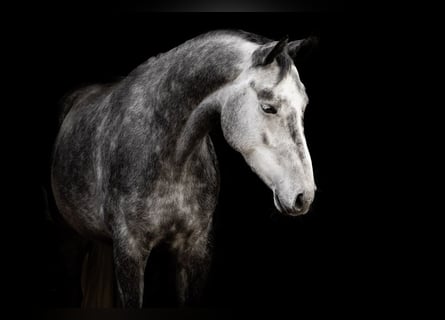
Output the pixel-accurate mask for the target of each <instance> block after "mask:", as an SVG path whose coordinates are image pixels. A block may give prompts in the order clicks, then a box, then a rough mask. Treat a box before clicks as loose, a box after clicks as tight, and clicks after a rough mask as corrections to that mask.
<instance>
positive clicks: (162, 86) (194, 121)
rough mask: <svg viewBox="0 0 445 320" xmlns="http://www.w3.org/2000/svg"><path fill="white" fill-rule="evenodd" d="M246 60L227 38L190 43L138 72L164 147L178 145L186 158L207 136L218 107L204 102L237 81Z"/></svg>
mask: <svg viewBox="0 0 445 320" xmlns="http://www.w3.org/2000/svg"><path fill="white" fill-rule="evenodd" d="M245 60H246V55H243V54H242V51H240V50H239V48H237V47H235V46H234V45H232V46H231V45H230V44H229V45H228V43H227V41H225V42H224V41H217V40H206V41H189V42H186V43H185V44H183V45H182V46H180V47H178V48H175V49H173V50H171V51H169V52H167V53H165V54H164V55H163V56H161V57H160V58H158V59H156V60H149V61H148V62H147V63H146V64H144V65H142V66H141V67H140V68H138V69H137V70H136V74H137V78H138V79H139V80H138V83H145V85H146V89H145V90H141V92H142V91H143V92H145V97H146V99H147V100H148V101H147V102H148V104H149V105H150V110H149V111H148V112H149V113H150V116H149V118H150V119H151V121H152V125H150V126H149V127H150V128H156V135H157V136H158V137H159V139H160V140H161V141H160V143H162V144H164V145H165V146H166V150H171V149H178V148H179V149H180V150H181V152H180V154H181V156H180V157H179V159H183V155H184V154H188V153H190V151H191V150H192V149H193V148H194V145H195V144H197V143H198V142H199V140H200V139H201V138H203V137H204V136H205V135H206V133H207V132H208V130H209V129H210V127H211V124H213V123H214V120H215V112H217V110H218V109H217V108H215V106H214V105H211V104H209V103H207V104H205V103H203V101H204V100H205V99H206V97H209V96H211V95H212V93H214V92H216V91H217V90H218V89H220V88H221V87H224V86H225V85H226V84H228V83H230V82H231V81H233V80H234V79H235V78H236V77H237V76H238V75H239V73H240V72H241V70H242V68H243V63H245ZM151 75H161V76H160V77H158V78H156V79H153V78H152V77H151ZM144 79H150V80H149V81H148V82H147V81H146V80H144ZM197 109H199V112H198V111H196V110H197ZM195 111H196V112H195ZM153 130H154V129H153ZM178 141H180V142H179V143H178ZM169 146H170V147H169ZM189 149H190V150H189Z"/></svg>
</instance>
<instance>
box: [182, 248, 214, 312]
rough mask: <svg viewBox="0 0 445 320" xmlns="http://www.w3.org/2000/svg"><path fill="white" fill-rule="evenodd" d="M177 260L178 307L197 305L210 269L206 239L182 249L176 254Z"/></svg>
mask: <svg viewBox="0 0 445 320" xmlns="http://www.w3.org/2000/svg"><path fill="white" fill-rule="evenodd" d="M177 259H178V269H177V274H176V277H177V290H178V300H179V305H180V306H184V305H190V306H196V305H199V303H200V302H201V298H202V294H203V291H204V287H205V283H206V280H207V275H208V270H209V267H210V255H209V250H208V248H207V239H205V240H202V241H201V240H200V241H199V243H198V244H197V243H194V244H190V245H189V246H188V247H185V248H183V250H181V251H179V252H178V257H177Z"/></svg>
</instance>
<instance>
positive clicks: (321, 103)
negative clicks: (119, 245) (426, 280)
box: [9, 7, 423, 310]
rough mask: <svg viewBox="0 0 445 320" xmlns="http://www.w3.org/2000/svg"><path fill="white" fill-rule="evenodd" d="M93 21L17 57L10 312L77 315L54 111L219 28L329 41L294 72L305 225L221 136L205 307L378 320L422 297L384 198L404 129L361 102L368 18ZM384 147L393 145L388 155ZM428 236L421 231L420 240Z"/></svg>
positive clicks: (36, 25)
mask: <svg viewBox="0 0 445 320" xmlns="http://www.w3.org/2000/svg"><path fill="white" fill-rule="evenodd" d="M78 11H79V12H80V13H79V12H78ZM260 11H261V10H260ZM85 12H86V11H83V10H78V9H77V10H70V8H67V9H65V8H64V10H60V11H57V13H55V14H53V13H52V12H39V13H38V14H37V15H31V17H30V18H28V17H27V18H26V19H24V20H23V21H25V22H24V24H23V27H24V29H25V31H24V33H23V34H22V35H24V36H23V37H19V36H18V37H16V41H17V42H18V45H19V46H20V49H21V50H20V54H21V56H20V68H19V69H17V70H19V71H17V75H18V80H17V82H16V84H17V85H16V88H19V89H20V90H19V92H20V95H19V98H20V101H21V103H23V105H25V107H26V110H27V113H26V117H25V116H24V115H23V116H22V117H21V118H22V119H23V118H26V119H24V120H25V121H26V127H27V130H29V131H27V132H28V133H29V134H22V135H21V134H18V133H17V132H16V131H15V130H14V129H12V130H10V131H9V132H11V133H13V134H14V136H15V137H17V138H19V139H20V142H21V144H19V145H20V146H21V147H19V149H20V150H18V151H19V152H20V153H17V154H22V152H23V153H24V155H25V156H20V157H19V156H18V155H17V156H16V157H15V158H14V157H12V160H13V161H15V160H17V163H20V164H21V168H22V175H20V177H21V178H20V179H17V180H18V181H16V182H18V184H19V185H20V189H19V190H20V192H19V194H20V200H17V199H15V198H14V199H11V201H13V203H14V211H15V212H16V213H15V215H14V217H15V218H17V220H18V221H19V223H20V224H19V225H20V233H19V236H16V237H14V245H13V246H10V247H11V248H12V250H11V257H12V259H10V260H9V265H10V266H11V270H12V271H10V272H12V274H10V277H11V279H13V280H12V285H11V288H12V289H11V290H10V296H11V297H12V298H13V301H14V302H19V303H20V302H23V301H26V305H28V306H32V307H37V308H54V307H68V306H72V305H70V302H69V298H68V297H67V293H66V288H64V286H66V284H65V281H66V274H65V271H66V270H64V268H63V267H62V263H61V261H60V259H61V257H60V252H59V251H58V250H59V249H58V244H59V243H60V231H58V229H57V228H56V227H55V226H54V225H53V224H52V223H51V222H50V221H48V220H47V219H46V211H47V210H48V209H47V208H48V207H49V208H50V209H51V208H52V204H51V201H50V203H49V204H46V200H45V198H46V195H45V191H44V190H47V192H49V163H50V153H51V148H52V143H53V140H54V138H55V135H56V131H57V129H56V122H57V121H56V118H57V102H58V100H59V99H60V98H61V97H62V95H63V94H64V93H66V91H67V90H69V89H71V88H72V87H76V86H78V85H80V84H82V83H89V82H100V81H108V80H113V79H114V78H116V77H119V76H124V75H126V74H127V73H128V72H130V71H131V70H132V69H133V68H135V67H136V66H137V65H138V64H140V63H142V62H143V61H145V60H146V59H148V58H149V57H150V56H152V55H155V54H158V53H160V52H165V51H168V50H169V49H171V48H173V47H175V46H177V45H179V44H181V43H182V42H184V41H186V40H187V39H190V38H192V37H194V36H196V35H198V34H200V33H203V32H206V31H209V30H213V29H219V28H236V29H243V30H246V31H249V32H253V33H257V34H261V35H264V36H267V37H270V38H272V39H280V38H282V37H283V36H284V35H289V38H290V39H299V38H302V37H305V36H308V35H309V34H312V33H315V34H317V35H319V36H320V46H319V48H318V50H317V51H316V52H315V53H314V54H313V56H312V57H310V58H309V60H308V61H307V62H306V63H305V64H304V65H301V66H298V67H299V70H300V75H301V79H302V81H303V83H304V84H305V86H306V88H307V92H308V95H309V99H310V104H309V106H308V108H307V111H306V115H305V133H306V138H307V142H308V146H309V149H310V152H311V156H312V161H313V166H314V174H315V179H316V183H317V186H318V192H317V195H316V199H315V202H314V204H313V208H312V210H311V212H310V213H309V214H308V215H306V216H304V217H298V218H288V217H283V216H280V215H279V214H277V212H276V211H275V209H274V206H273V199H272V193H271V192H270V191H269V190H268V188H267V187H266V186H265V185H264V184H263V183H262V182H261V181H260V180H259V179H258V178H257V177H256V176H255V175H254V174H253V173H252V172H251V171H250V169H249V167H248V166H247V165H246V164H245V163H244V161H243V159H242V158H241V156H240V155H238V154H237V153H235V152H234V151H233V150H231V149H230V147H229V146H228V145H227V144H226V143H225V141H224V140H223V139H222V137H221V133H220V131H219V130H218V128H217V129H215V130H214V131H213V132H212V137H213V140H214V143H215V147H216V151H217V154H218V157H219V162H220V172H221V193H220V198H219V204H218V208H217V211H216V212H215V218H214V232H213V241H212V245H213V248H214V250H213V251H214V253H213V264H212V268H211V273H210V279H209V285H208V288H207V294H206V299H205V301H204V304H203V306H206V307H237V306H244V307H246V306H247V307H255V308H258V307H260V306H261V307H262V306H272V307H277V306H284V307H294V306H295V307H297V308H302V307H303V306H304V307H308V306H314V308H315V309H326V310H333V309H334V308H348V306H350V305H354V306H355V307H361V310H373V309H375V308H377V307H381V306H394V304H396V301H400V299H402V300H403V298H404V297H409V298H412V297H413V296H417V295H418V294H419V293H418V291H416V290H415V289H414V288H415V287H416V286H417V285H418V284H419V283H422V282H423V278H422V277H417V276H416V277H413V273H411V271H412V265H411V264H410V263H411V262H412V261H413V260H415V257H414V253H413V251H414V250H417V249H416V241H414V240H413V238H412V234H411V233H410V232H411V231H413V230H406V228H405V226H406V225H407V223H406V220H407V219H410V217H409V216H408V214H407V211H406V210H405V207H404V206H403V205H401V204H400V203H399V204H395V205H394V204H393V201H392V200H391V199H390V198H389V197H388V190H389V189H390V188H395V189H397V188H398V187H395V186H394V185H392V182H391V181H392V177H391V179H389V178H388V176H385V174H386V173H387V172H388V171H387V170H388V169H389V171H391V175H396V178H397V177H398V176H397V175H398V170H400V166H401V165H402V163H400V162H398V161H397V160H394V161H392V160H390V159H389V157H388V154H389V151H390V149H394V148H395V149H397V148H399V147H400V144H401V143H403V142H402V141H397V138H393V137H390V136H387V135H385V133H386V132H387V126H388V121H390V125H392V126H393V127H392V128H396V127H395V126H396V123H394V122H391V121H392V120H387V119H388V118H390V117H391V115H392V113H395V112H394V111H391V110H388V109H386V111H385V119H382V115H381V114H380V113H376V112H375V106H374V108H372V104H373V102H374V99H375V92H377V91H378V90H377V89H375V90H371V92H372V93H374V95H373V94H370V92H369V91H367V90H364V89H365V87H366V89H368V85H369V83H370V82H372V81H369V80H370V79H374V78H375V75H376V73H379V72H380V71H381V69H380V68H381V65H380V64H379V62H378V61H377V60H376V59H375V57H374V56H373V51H372V50H371V52H369V51H368V52H367V55H366V56H365V57H364V58H362V56H361V55H360V54H359V53H361V52H360V50H361V47H360V43H362V42H360V41H359V42H355V41H354V40H356V39H357V37H358V36H359V35H358V33H357V31H356V30H355V29H354V26H356V25H357V24H356V23H357V21H360V19H361V17H357V16H355V17H351V16H350V15H348V14H346V13H344V12H342V11H341V10H340V11H335V10H334V11H328V10H325V11H323V12H305V13H237V14H234V13H230V14H228V13H226V14H221V13H211V14H210V13H188V14H185V13H182V14H180V13H149V12H148V10H144V8H140V7H137V8H136V9H132V10H130V9H128V8H125V9H122V10H93V11H91V12H90V13H85ZM367 21H369V20H367ZM375 31H376V33H377V34H381V31H380V30H375ZM377 51H378V50H377ZM22 69H23V70H24V71H22ZM364 74H365V75H366V76H364ZM364 78H366V80H364ZM23 88H26V89H27V90H23ZM382 120H383V121H382ZM376 127H377V129H376ZM13 128H14V126H13ZM384 132H385V133H384ZM382 139H386V140H385V143H379V142H382ZM393 142H394V143H393ZM398 142H399V143H398ZM376 146H378V148H379V149H378V152H375V151H376V149H375V148H376ZM392 151H393V150H392ZM382 154H385V155H386V156H385V159H384V160H385V163H384V164H382V162H383V160H382V157H381V155H382ZM23 159H25V161H24V163H23V164H22V163H21V162H20V160H23ZM382 172H385V173H384V174H382ZM22 177H23V178H22ZM25 179H26V180H25ZM383 179H384V181H383ZM24 181H26V182H24ZM23 194H26V198H25V199H26V200H23V199H24V198H23V197H22V195H23ZM48 196H49V197H50V196H51V195H50V194H48ZM393 197H395V196H394V195H393ZM419 228H420V227H419ZM419 228H418V229H415V230H414V231H417V233H418V234H420V233H421V232H422V230H420V229H419ZM408 233H409V235H408ZM14 234H15V233H14ZM160 260H162V257H161V256H160ZM407 270H409V271H407ZM17 275H19V276H17ZM152 278H153V276H152ZM157 286H158V287H159V284H157ZM158 289H159V290H160V291H161V294H160V295H156V294H155V293H154V292H151V293H148V294H149V295H150V297H151V298H152V299H153V300H152V301H154V302H149V301H148V302H147V301H146V303H147V304H146V305H147V306H161V307H164V306H167V307H169V306H170V304H169V303H170V302H169V301H168V300H169V296H168V293H167V292H166V290H165V288H164V289H163V288H162V287H160V288H158ZM149 291H150V290H147V292H149ZM373 292H377V294H373ZM309 308H310V307H309Z"/></svg>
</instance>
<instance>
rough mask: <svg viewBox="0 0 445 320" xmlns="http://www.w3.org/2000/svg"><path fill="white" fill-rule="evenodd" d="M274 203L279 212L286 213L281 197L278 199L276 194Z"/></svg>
mask: <svg viewBox="0 0 445 320" xmlns="http://www.w3.org/2000/svg"><path fill="white" fill-rule="evenodd" d="M274 202H275V206H276V207H277V209H278V211H280V212H281V213H285V212H286V211H285V209H284V207H283V205H282V204H281V201H280V197H278V196H277V194H276V193H274Z"/></svg>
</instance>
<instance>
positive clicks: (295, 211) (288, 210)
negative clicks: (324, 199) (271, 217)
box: [274, 193, 309, 217]
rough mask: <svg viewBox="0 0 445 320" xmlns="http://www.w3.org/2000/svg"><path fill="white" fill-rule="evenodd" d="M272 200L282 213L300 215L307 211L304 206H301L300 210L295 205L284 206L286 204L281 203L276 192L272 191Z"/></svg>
mask: <svg viewBox="0 0 445 320" xmlns="http://www.w3.org/2000/svg"><path fill="white" fill-rule="evenodd" d="M274 202H275V205H276V207H277V209H278V211H279V212H280V213H284V214H287V215H289V216H292V217H297V216H302V215H304V214H306V213H307V212H308V211H309V210H307V209H308V208H306V207H303V208H301V209H300V210H298V209H296V208H295V207H293V208H286V206H284V205H283V204H282V203H281V201H280V197H279V196H278V195H277V194H276V193H274Z"/></svg>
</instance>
